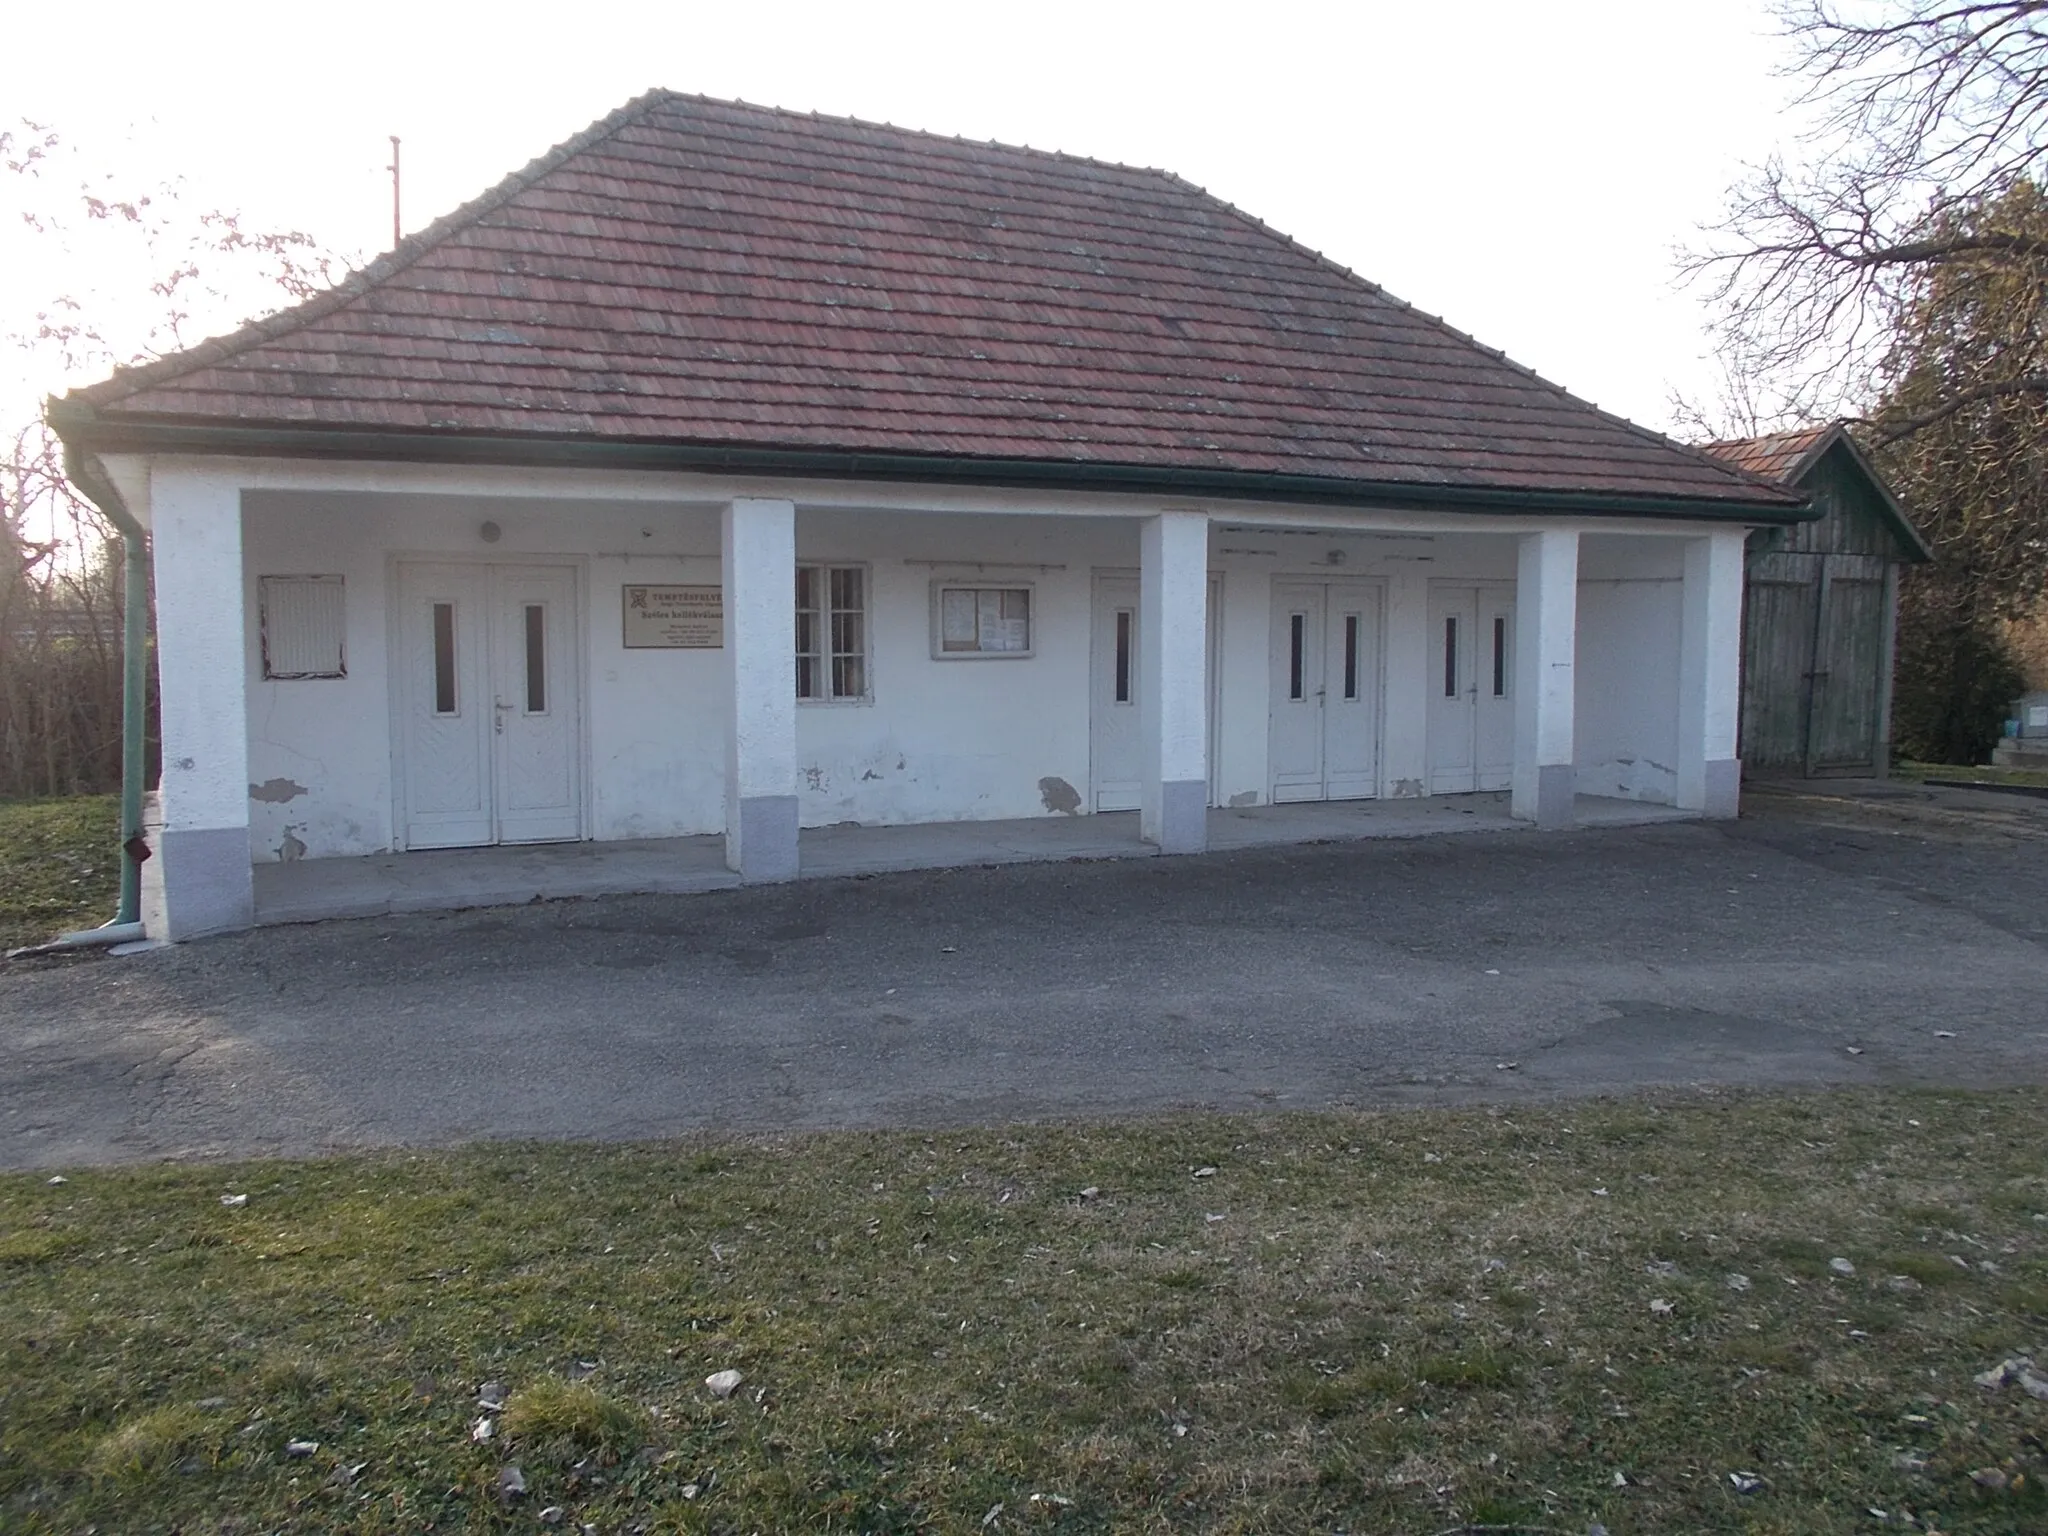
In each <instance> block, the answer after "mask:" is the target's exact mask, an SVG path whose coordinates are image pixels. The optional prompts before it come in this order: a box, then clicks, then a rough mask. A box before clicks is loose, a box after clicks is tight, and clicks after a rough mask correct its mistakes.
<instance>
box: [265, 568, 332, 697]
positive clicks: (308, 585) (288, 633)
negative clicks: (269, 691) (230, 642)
mask: <svg viewBox="0 0 2048 1536" xmlns="http://www.w3.org/2000/svg"><path fill="white" fill-rule="evenodd" d="M257 619H258V626H259V628H260V629H261V631H262V641H263V675H264V677H265V678H268V679H273V680H276V681H280V682H284V681H297V680H299V679H301V678H309V677H347V676H348V651H347V631H346V616H345V613H344V610H343V605H342V580H341V578H340V577H339V576H265V577H264V578H263V579H262V582H261V583H260V594H259V612H258V615H257Z"/></svg>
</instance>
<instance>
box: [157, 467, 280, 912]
mask: <svg viewBox="0 0 2048 1536" xmlns="http://www.w3.org/2000/svg"><path fill="white" fill-rule="evenodd" d="M149 503H150V523H151V533H150V547H151V551H152V555H153V559H152V569H153V581H154V585H155V591H156V660H157V675H158V683H157V688H158V694H157V700H158V709H159V711H160V716H159V718H160V720H161V723H162V732H163V775H162V779H161V781H160V787H159V789H158V791H157V799H158V805H159V807H160V813H161V816H162V824H163V830H162V832H161V833H160V834H159V835H158V837H157V845H156V847H155V848H154V849H152V850H151V852H152V855H153V857H152V859H151V860H150V864H145V865H144V866H143V869H144V871H145V873H146V874H147V875H148V882H147V883H148V885H149V887H150V891H149V896H150V900H149V901H148V903H147V907H148V911H149V917H150V918H152V919H154V921H153V922H151V923H150V925H149V928H150V932H149V936H150V937H151V938H154V939H168V940H179V939H191V938H197V937H198V936H199V935H201V934H207V933H222V932H225V931H227V930H229V929H234V928H247V927H248V926H249V925H250V924H252V923H253V922H254V921H255V920H256V904H255V897H254V888H253V885H252V881H251V870H250V864H251V855H250V851H249V714H248V671H249V652H248V635H247V612H248V593H247V581H246V578H245V577H244V575H243V571H242V492H241V489H240V487H238V486H237V485H236V484H235V483H234V482H233V481H232V480H228V479H224V478H222V477H220V476H217V475H208V474H204V473H194V472H169V471H157V472H156V473H154V474H152V476H151V477H150V495H149ZM152 864H153V865H154V866H155V867H154V868H153V869H152V868H151V867H150V866H151V865H152Z"/></svg>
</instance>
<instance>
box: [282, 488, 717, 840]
mask: <svg viewBox="0 0 2048 1536" xmlns="http://www.w3.org/2000/svg"><path fill="white" fill-rule="evenodd" d="M243 521H244V535H243V537H244V545H245V571H246V580H245V592H246V602H247V605H248V636H249V641H248V674H247V675H248V694H249V783H250V785H251V789H250V794H251V802H250V844H251V847H252V850H253V852H254V856H255V857H256V858H257V859H258V860H264V859H276V858H279V857H280V856H283V855H284V854H285V853H287V852H289V853H292V854H295V855H298V856H304V857H310V858H321V857H327V856H330V855H335V854H355V853H374V852H378V851H381V850H384V849H388V848H391V847H393V846H394V841H395V838H396V836H397V830H396V828H395V826H394V821H393V813H394V806H393V797H392V712H391V702H390V681H389V649H390V644H391V637H390V623H391V615H390V610H389V604H390V602H391V599H392V585H393V583H394V581H395V573H394V570H393V565H394V562H395V561H397V560H398V559H400V558H402V557H404V556H420V557H426V558H443V559H446V558H461V559H466V560H467V559H474V560H494V561H510V562H515V563H517V562H521V561H524V562H530V563H536V564H550V563H562V564H569V565H572V566H575V567H576V568H577V569H579V570H580V571H582V572H583V573H584V583H583V591H582V595H583V613H582V629H583V634H584V656H585V675H584V679H583V708H584V718H585V721H586V736H587V740H588V744H589V745H588V754H587V758H586V771H587V774H588V783H589V796H588V800H589V814H588V821H587V827H586V830H587V831H588V832H589V833H590V835H592V836H595V837H598V838H604V839H612V838H632V837H671V836H679V835H683V834H686V833H692V832H709V831H715V830H717V829H719V828H720V827H721V826H722V825H723V824H724V810H723V800H724V792H725V775H724V754H725V728H726V727H725V717H726V709H725V684H724V680H723V676H722V673H721V670H720V665H721V656H720V653H719V652H718V651H715V650H690V651H684V650H627V649H625V648H624V646H623V645H622V644H621V615H620V603H621V595H620V591H621V588H622V587H623V586H624V585H625V584H626V583H628V582H633V583H642V582H645V583H653V584H681V583H699V582H702V583H714V584H715V583H716V582H717V581H718V579H719V575H718V572H719V550H718V522H717V517H716V515H715V514H714V513H712V512H710V511H708V510H705V509H702V508H684V507H662V506H647V505H623V506H622V505H616V504H606V503H601V502H584V503H578V502H530V501H529V502H521V501H514V500H484V499H471V498H463V497H440V496H368V495H358V494H340V493H336V494H325V495H313V496H308V495H301V494H295V493H264V492H252V493H250V494H249V496H248V497H247V498H246V499H245V503H244V518H243ZM486 521H490V522H495V523H496V524H498V526H499V528H500V530H501V533H500V537H499V538H498V540H497V541H496V542H495V543H486V542H485V541H484V540H483V539H482V538H481V537H480V536H479V533H478V530H479V528H480V527H481V526H482V524H483V523H485V522H486ZM266 575H340V576H342V577H344V578H345V580H346V593H347V596H346V620H347V653H348V676H347V677H346V678H345V679H307V680H302V681H284V682H265V681H264V680H263V667H262V652H261V640H260V635H259V633H258V617H257V615H258V590H259V582H260V579H261V578H262V577H263V576H266Z"/></svg>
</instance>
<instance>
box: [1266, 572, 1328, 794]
mask: <svg viewBox="0 0 2048 1536" xmlns="http://www.w3.org/2000/svg"><path fill="white" fill-rule="evenodd" d="M1327 613H1328V606H1327V604H1326V603H1325V601H1324V593H1323V589H1322V587H1321V586H1320V585H1317V584H1314V583H1296V582H1285V583H1282V582H1277V581H1276V582H1274V583H1273V645H1272V661H1273V682H1272V694H1271V697H1272V701H1273V719H1272V731H1271V735H1270V737H1269V738H1268V744H1267V748H1266V750H1267V753H1268V757H1269V760H1270V767H1269V769H1268V771H1269V772H1270V774H1271V775H1272V779H1273V799H1274V801H1275V802H1279V801H1286V800H1320V799H1322V798H1323V642H1324V624H1325V622H1326V615H1327Z"/></svg>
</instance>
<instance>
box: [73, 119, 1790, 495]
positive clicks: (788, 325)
mask: <svg viewBox="0 0 2048 1536" xmlns="http://www.w3.org/2000/svg"><path fill="white" fill-rule="evenodd" d="M51 416H52V420H53V421H55V422H56V423H57V424H58V426H59V430H60V431H62V432H64V434H65V436H66V437H67V439H69V440H72V441H74V442H75V443H78V444H80V445H82V446H86V447H94V448H120V447H127V448H133V449H148V448H173V447H182V448H185V449H188V450H190V451H201V452H205V451H242V450H247V449H249V448H251V447H252V446H256V447H260V446H265V445H268V446H269V447H270V448H272V449H274V450H276V451H301V452H342V453H349V452H358V453H362V454H365V455H371V456H382V455H385V454H389V453H393V452H416V453H418V454H421V455H423V456H427V457H434V456H457V457H469V458H499V459H504V460H507V461H514V462H517V461H524V460H531V459H533V458H535V457H539V458H543V459H544V458H546V457H547V456H548V453H549V452H550V451H554V450H559V451H562V452H569V451H571V450H575V451H577V452H580V453H581V454H582V455H583V461H585V462H588V461H590V460H591V456H592V455H594V454H597V453H599V452H601V451H603V450H607V449H631V450H633V451H634V452H635V453H636V454H637V455H638V457H636V458H635V459H633V460H632V462H644V463H648V464H660V463H668V462H673V463H676V464H678V465H687V464H693V463H703V464H717V465H721V466H724V467H728V468H736V469H742V470H744V469H748V468H772V467H780V468H782V469H784V470H802V469H805V468H806V467H808V468H810V469H813V470H816V471H818V472H828V471H832V470H835V469H836V470H838V471H840V472H845V473H856V474H858V473H869V474H889V475H892V476H893V475H896V474H914V473H916V472H918V467H919V466H920V465H924V466H929V467H930V468H931V470H932V472H933V473H934V474H943V475H945V476H956V475H957V476H960V477H964V478H970V479H972V478H985V479H993V480H1003V479H1006V478H1009V479H1022V480H1024V481H1027V482H1028V481H1032V480H1043V481H1047V482H1058V483H1067V484H1093V483H1100V484H1102V485H1104V486H1110V487H1114V486H1134V485H1153V484H1157V485H1160V486H1186V487H1188V488H1190V489H1198V490H1199V489H1204V488H1206V489H1207V490H1209V491H1211V492H1213V493H1215V494H1220V495H1230V494H1244V495H1252V494H1259V495H1287V494H1291V493H1300V494H1302V495H1304V496H1313V497H1316V498H1320V499H1342V498H1348V497H1356V498H1357V499H1359V500H1361V501H1370V500H1375V499H1386V498H1393V499H1415V500H1422V501H1429V500H1436V501H1441V502H1446V503H1449V504H1459V503H1461V502H1463V503H1467V504H1472V505H1482V504H1487V505H1502V504H1511V502H1512V498H1515V497H1526V498H1530V499H1531V505H1532V507H1533V508H1539V509H1540V508H1542V507H1564V506H1567V505H1574V504H1583V505H1585V506H1586V507H1587V509H1589V510H1610V511H1625V510H1646V509H1648V510H1664V511H1673V512H1677V513H1679V514H1681V515H1698V516H1725V517H1734V518H1739V519H1746V520H1751V521H1757V520H1763V521H1779V520H1784V519H1787V518H1796V517H1799V516H1801V515H1803V513H1802V508H1801V507H1800V503H1799V498H1798V497H1797V496H1796V495H1792V494H1789V493H1787V492H1785V491H1784V490H1782V489H1779V488H1777V487H1774V486H1770V485H1767V484H1766V483H1765V482H1764V481H1762V480H1760V479H1758V478H1756V477H1754V476H1751V475H1748V474H1744V473H1741V472H1739V471H1736V470H1731V469H1730V468H1729V467H1728V466H1727V465H1725V464H1723V463H1721V462H1719V461H1717V460H1715V459H1713V458H1711V457H1709V456H1708V455H1706V454H1703V453H1700V452H1698V451H1696V450H1694V449H1691V448H1687V447H1684V446H1681V445H1679V444H1677V443H1674V442H1671V441H1669V440H1667V439H1665V438H1663V437H1660V436H1658V435H1657V434H1655V433H1652V432H1649V431H1647V430H1645V429H1643V428H1640V427H1637V426H1634V425H1632V424H1631V423H1628V422H1626V421H1623V420H1621V419H1620V418H1618V417H1615V416H1612V415H1609V414H1607V413H1605V412H1602V411H1600V410H1598V409H1597V408H1595V407H1594V406H1591V405H1589V404H1587V403H1586V402H1584V401H1581V400H1579V399H1577V398H1575V397H1573V396H1572V395H1570V394H1568V393H1566V392H1565V391H1564V390H1562V389H1560V388H1558V387H1557V386H1555V385H1553V384H1550V383H1548V382H1546V381H1545V380H1543V379H1541V378H1539V377H1537V376H1536V375H1535V374H1533V373H1531V372H1530V371H1529V370H1527V369H1526V368H1523V367H1521V366H1519V365H1517V364H1515V363H1513V362H1510V361H1509V360H1508V359H1507V358H1505V357H1504V356H1502V355H1501V354H1500V353H1498V352H1495V351H1493V350H1491V349H1489V348H1486V347H1483V346H1481V345H1479V344H1478V343H1477V342H1475V341H1473V340H1472V339H1471V338H1469V337H1467V336H1465V335H1463V334H1462V333H1460V332H1458V331H1456V330H1454V329H1452V328H1451V327H1450V326H1448V325H1446V324H1444V323H1443V322H1442V321H1440V320H1437V319H1435V318H1433V317H1431V316H1428V315H1425V314H1422V313H1420V312H1419V311H1417V310H1416V309H1414V308H1412V307H1411V306H1409V305H1407V304H1404V303H1401V302H1400V301H1399V300H1396V299H1394V298H1392V297H1390V296H1389V295H1388V294H1386V293H1385V292H1383V291H1382V290H1381V289H1379V288H1377V287H1375V286H1373V285H1372V284H1371V283H1368V282H1365V281H1363V280H1361V279H1360V278H1358V277H1357V276H1355V275H1354V274H1352V273H1350V272H1348V271H1346V270H1344V269H1343V268H1341V267H1339V266H1337V265H1336V264H1334V263H1332V262H1330V261H1328V260H1326V259H1324V258H1322V257H1320V256H1318V255H1316V254H1315V253H1314V252H1312V251H1309V250H1307V249H1305V248H1303V247H1302V246H1300V245H1298V244H1296V243H1294V242H1293V241H1291V240H1289V239H1287V238H1286V237H1284V236H1282V235H1280V234H1278V233H1276V232H1275V231H1273V230H1271V229H1269V228H1267V227H1266V226H1265V225H1263V224H1261V223H1259V222H1258V221H1257V220H1255V219H1253V218H1251V217H1249V216H1248V215H1246V214H1244V213H1241V212H1239V211H1238V210H1237V209H1235V208H1233V207H1231V206H1229V205H1228V204H1226V203H1223V202H1221V201H1220V200H1218V199H1216V198H1214V197H1211V196H1209V195H1208V194H1207V193H1205V192H1203V191H1201V190H1200V189H1199V188H1196V187H1194V186H1191V185H1189V184H1188V183H1187V182H1184V181H1182V180H1180V179H1179V178H1177V177H1175V176H1172V175H1168V174H1166V173H1163V172H1159V171H1152V170H1134V169H1131V168H1128V167H1124V166H1118V165H1107V164H1102V163H1099V162H1096V161H1092V160H1084V159H1079V158H1076V157H1073V156H1069V155H1062V154H1049V153H1044V152H1040V151H1035V150H1029V149H1020V148H1014V147H1010V146H1006V145H998V144H983V143H970V142H966V141H963V140H959V139H950V138H942V137H937V136H934V135H929V134H923V133H915V132H910V131H907V130H904V129H899V128H893V127H884V126H878V125H875V124H872V123H864V122H856V121H851V120H847V119H843V118H828V117H819V116H815V115H806V114H799V113H794V112H786V111H778V110H772V109H768V108H762V107H754V106H747V105H743V104H739V103H733V102H721V101H711V100H706V99H704V98H701V97H693V96H683V95H677V94H673V93H670V92H659V91H658V92H654V93H651V94H649V95H647V96H644V97H641V98H640V99H639V100H637V101H634V102H632V103H630V104H628V105H627V106H626V107H624V108H622V109H621V110H619V111H618V112H615V113H613V114H612V115H611V116H609V117H607V118H605V119H603V120H602V121H600V122H598V123H596V124H594V125H593V126H592V127H591V128H589V129H588V130H586V131H585V132H584V133H582V134H579V135H578V136H576V137H575V138H573V139H571V140H569V141H568V142H566V143H564V144H562V145H561V146H559V147H558V148H556V149H555V150H553V151H552V152H550V153H549V154H547V155H545V156H543V157H542V158H541V159H539V160H536V161H535V162H534V163H533V164H531V165H529V166H528V167H527V168H526V169H524V170H522V171H520V172H518V173H517V174H515V175H513V176H511V177H509V178H508V179H507V180H505V181H504V182H503V183H501V184H500V185H499V186H497V187H496V188H494V189H492V190H491V191H490V192H488V193H486V194H485V195H484V196H482V197H480V198H478V199H477V200H476V201H474V202H472V203H470V204H468V205H467V206H466V207H464V208H462V209H460V210H458V211H457V212H456V213H454V214H452V215H450V216H449V217H447V218H445V219H442V220H441V221H439V222H438V223H436V224H434V225H433V226H432V227H430V228H428V229H426V230H424V231H422V232H421V233H420V234H418V235H415V236H413V237H411V238H410V239H408V240H406V241H405V242H404V243H403V244H401V245H400V246H399V247H398V248H397V249H396V250H395V251H393V252H392V253H390V254H389V255H387V256H385V257H383V258H381V259H379V260H378V261H376V262H374V263H372V264H371V265H370V266H369V267H368V268H366V269H365V270H364V271H362V272H360V273H358V274H356V275H354V276H352V277H350V278H349V279H348V280H347V281H345V282H344V283H342V284H341V285H340V286H339V287H337V288H335V289H334V290H332V291H331V292H329V293H326V294H323V295H321V296H319V297H317V298H314V299H312V300H310V301H308V302H307V303H304V304H301V305H299V306H297V307H296V308H293V309H290V310H286V311H284V312H282V313H281V314H278V315H275V316H272V317H270V318H268V319H266V320H262V321H259V322H257V323H255V324H253V325H250V326H248V327H246V328H244V329H243V330H241V331H238V332H236V333H235V334H233V335H230V336H226V337H222V338H220V339H217V340H214V341H209V342H206V343H204V344H202V345H200V346H198V347H195V348H193V349H192V350H191V351H189V352H185V353H181V354H179V355H177V356H174V357H170V358H166V359H163V360H162V361H160V362H156V363H153V364H150V365H147V366H144V367H140V368H135V369H128V370H123V371H121V372H119V373H117V374H116V375H115V376H114V377H112V378H110V379H108V380H106V381H105V382H103V383H100V384H97V385H94V386H92V387H90V388H87V389H84V390H80V391H75V392H73V393H72V394H71V395H70V396H68V397H67V398H66V399H64V400H62V401H54V402H52V407H51ZM549 445H553V449H552V450H551V449H550V446H549ZM1504 498H1505V499H1506V501H1505V502H1504Z"/></svg>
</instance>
